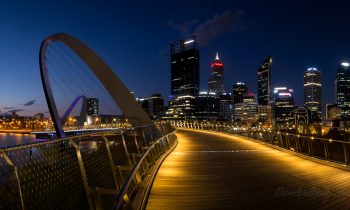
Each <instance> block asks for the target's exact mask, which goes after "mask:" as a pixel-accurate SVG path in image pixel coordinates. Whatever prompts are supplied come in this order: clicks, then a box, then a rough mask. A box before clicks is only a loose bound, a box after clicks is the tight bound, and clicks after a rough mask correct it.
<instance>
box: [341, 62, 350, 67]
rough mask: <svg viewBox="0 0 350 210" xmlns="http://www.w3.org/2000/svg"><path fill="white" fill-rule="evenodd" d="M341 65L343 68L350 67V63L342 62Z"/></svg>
mask: <svg viewBox="0 0 350 210" xmlns="http://www.w3.org/2000/svg"><path fill="white" fill-rule="evenodd" d="M341 65H342V66H346V67H348V66H350V63H348V62H342V63H341Z"/></svg>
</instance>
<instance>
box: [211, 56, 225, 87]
mask: <svg viewBox="0 0 350 210" xmlns="http://www.w3.org/2000/svg"><path fill="white" fill-rule="evenodd" d="M208 89H209V92H213V93H216V94H222V93H225V88H224V64H223V63H222V62H221V60H220V58H219V53H216V56H215V59H214V61H213V63H212V64H211V65H210V76H209V81H208Z"/></svg>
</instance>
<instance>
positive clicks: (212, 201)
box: [147, 129, 350, 209]
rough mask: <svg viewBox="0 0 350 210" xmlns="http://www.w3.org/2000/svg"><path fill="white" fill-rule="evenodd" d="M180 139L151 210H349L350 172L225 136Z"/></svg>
mask: <svg viewBox="0 0 350 210" xmlns="http://www.w3.org/2000/svg"><path fill="white" fill-rule="evenodd" d="M177 137H178V141H179V144H178V146H177V148H176V149H175V150H174V151H173V152H172V153H171V154H170V155H169V156H168V157H167V159H166V160H165V161H164V162H163V164H162V166H161V168H160V170H159V172H158V174H157V176H156V179H155V181H154V184H153V187H152V190H151V194H150V197H149V199H148V204H147V209H315V208H320V209H329V208H336V209H350V171H346V170H342V169H338V168H334V167H331V166H327V165H323V164H320V163H316V162H313V161H311V160H307V159H304V158H301V157H298V156H295V155H292V154H289V153H286V152H282V151H279V150H276V149H273V148H270V147H267V146H264V145H262V144H259V143H256V142H252V141H249V140H246V139H243V138H239V137H233V136H229V135H225V134H215V133H209V132H206V131H192V130H181V129H180V130H179V131H178V132H177Z"/></svg>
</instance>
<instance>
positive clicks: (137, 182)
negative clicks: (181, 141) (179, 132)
mask: <svg viewBox="0 0 350 210" xmlns="http://www.w3.org/2000/svg"><path fill="white" fill-rule="evenodd" d="M174 132H175V131H174ZM174 132H172V133H170V134H168V135H166V136H164V137H161V138H159V139H158V140H157V141H155V142H154V143H153V144H152V145H151V146H150V147H148V148H145V149H147V150H146V152H145V153H144V154H143V156H142V157H141V159H140V160H139V161H138V163H137V164H136V165H135V167H134V168H133V170H132V172H131V174H130V175H129V177H128V179H127V180H126V182H125V183H124V185H123V187H122V189H121V190H120V192H119V193H118V196H117V199H116V200H117V202H116V205H115V207H114V209H125V208H127V209H144V208H145V205H146V203H147V199H148V194H149V192H150V189H151V188H150V187H151V185H152V182H153V179H154V178H155V174H156V172H157V171H158V168H159V167H160V164H161V163H162V161H163V160H164V159H165V157H166V156H167V155H168V154H169V153H170V152H171V151H172V149H173V148H175V146H176V141H175V138H174V135H173V134H174ZM152 165H154V166H153V167H152ZM148 171H151V174H150V173H149V172H148ZM147 174H150V177H146V175H147ZM136 191H139V196H137V197H136V195H135V194H136ZM132 197H134V199H132V200H131V199H130V198H132ZM135 197H136V199H135Z"/></svg>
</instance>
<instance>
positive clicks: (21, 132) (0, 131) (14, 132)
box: [0, 129, 32, 134]
mask: <svg viewBox="0 0 350 210" xmlns="http://www.w3.org/2000/svg"><path fill="white" fill-rule="evenodd" d="M0 133H13V134H31V133H32V130H1V129H0Z"/></svg>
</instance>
